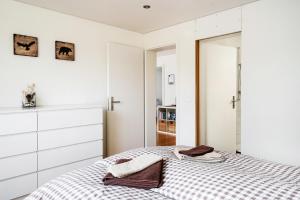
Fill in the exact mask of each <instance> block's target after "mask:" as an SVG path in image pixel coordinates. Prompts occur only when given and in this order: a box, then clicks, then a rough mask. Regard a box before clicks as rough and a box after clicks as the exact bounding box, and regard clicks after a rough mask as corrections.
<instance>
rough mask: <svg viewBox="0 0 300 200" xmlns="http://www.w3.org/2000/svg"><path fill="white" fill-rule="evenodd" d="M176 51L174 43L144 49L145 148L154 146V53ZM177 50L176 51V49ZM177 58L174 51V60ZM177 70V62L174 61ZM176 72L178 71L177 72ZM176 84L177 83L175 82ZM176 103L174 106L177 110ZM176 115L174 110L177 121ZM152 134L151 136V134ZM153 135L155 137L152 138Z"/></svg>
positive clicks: (177, 128)
mask: <svg viewBox="0 0 300 200" xmlns="http://www.w3.org/2000/svg"><path fill="white" fill-rule="evenodd" d="M174 47H175V49H176V47H177V45H176V43H170V44H165V45H162V46H156V47H152V48H149V49H145V53H144V55H145V57H144V63H145V64H144V87H145V89H144V94H145V98H144V99H145V103H144V105H145V111H144V113H145V117H144V118H145V125H144V127H145V130H144V133H145V147H149V146H156V90H155V88H156V87H155V83H156V70H155V68H156V52H157V51H160V50H167V49H169V48H174ZM176 50H177V49H176ZM177 57H178V54H177V51H176V59H177ZM176 63H177V66H176V70H177V69H178V61H177V60H176ZM177 71H178V70H177ZM176 83H178V82H176ZM178 86H179V85H178V84H176V91H177V90H178ZM178 106H179V105H178V103H177V105H176V107H177V109H178ZM178 113H179V112H177V110H176V115H177V116H176V118H177V119H178ZM178 125H179V121H177V122H176V144H177V143H178V139H179V126H178ZM151 133H152V134H151ZM153 133H155V136H153Z"/></svg>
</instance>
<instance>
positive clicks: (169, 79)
mask: <svg viewBox="0 0 300 200" xmlns="http://www.w3.org/2000/svg"><path fill="white" fill-rule="evenodd" d="M156 109H157V111H156V145H158V146H170V145H176V49H175V47H169V48H167V49H162V50H158V51H157V52H156Z"/></svg>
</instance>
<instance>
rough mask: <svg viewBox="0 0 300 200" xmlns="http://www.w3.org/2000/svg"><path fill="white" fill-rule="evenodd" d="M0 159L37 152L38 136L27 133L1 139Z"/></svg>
mask: <svg viewBox="0 0 300 200" xmlns="http://www.w3.org/2000/svg"><path fill="white" fill-rule="evenodd" d="M0 147H1V148H0V158H3V157H7V156H14V155H19V154H25V153H32V152H35V151H37V134H36V132H34V133H26V134H17V135H8V136H2V137H0Z"/></svg>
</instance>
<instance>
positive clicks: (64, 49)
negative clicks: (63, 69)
mask: <svg viewBox="0 0 300 200" xmlns="http://www.w3.org/2000/svg"><path fill="white" fill-rule="evenodd" d="M70 52H72V49H70V48H69V47H60V49H59V53H58V54H59V55H61V54H62V55H67V56H70V55H69V53H70Z"/></svg>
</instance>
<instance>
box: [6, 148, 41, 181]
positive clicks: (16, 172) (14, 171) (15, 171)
mask: <svg viewBox="0 0 300 200" xmlns="http://www.w3.org/2000/svg"><path fill="white" fill-rule="evenodd" d="M36 171H37V154H36V153H32V154H26V155H21V156H14V157H9V158H5V159H0V180H4V179H8V178H12V177H16V176H20V175H24V174H29V173H33V172H36Z"/></svg>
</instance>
